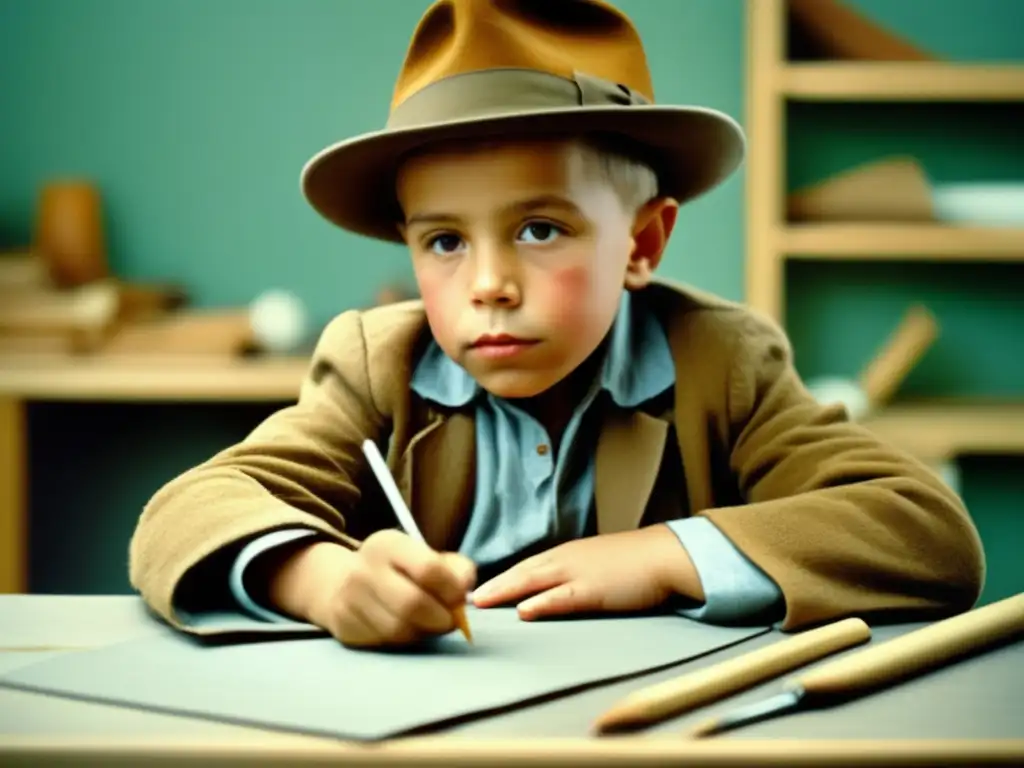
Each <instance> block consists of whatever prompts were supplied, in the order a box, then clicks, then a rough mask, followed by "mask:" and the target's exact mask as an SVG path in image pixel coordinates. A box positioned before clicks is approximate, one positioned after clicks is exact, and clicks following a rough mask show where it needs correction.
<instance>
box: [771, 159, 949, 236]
mask: <svg viewBox="0 0 1024 768" xmlns="http://www.w3.org/2000/svg"><path fill="white" fill-rule="evenodd" d="M787 214H788V218H789V219H790V221H860V222H869V221H873V222H878V221H898V222H915V221H916V222H921V221H933V220H934V219H935V213H934V210H933V208H932V192H931V187H930V185H929V183H928V179H927V178H926V177H925V174H924V169H922V168H921V165H920V163H918V162H917V161H916V160H915V159H914V158H912V157H887V158H883V159H881V160H878V161H875V162H870V163H865V164H863V165H860V166H857V167H856V168H851V169H849V170H847V171H843V172H842V173H838V174H836V175H835V176H832V177H830V178H828V179H825V180H824V181H822V182H820V183H817V184H812V185H810V186H807V187H804V188H802V189H798V190H796V191H794V192H791V193H790V194H789V196H788V198H787Z"/></svg>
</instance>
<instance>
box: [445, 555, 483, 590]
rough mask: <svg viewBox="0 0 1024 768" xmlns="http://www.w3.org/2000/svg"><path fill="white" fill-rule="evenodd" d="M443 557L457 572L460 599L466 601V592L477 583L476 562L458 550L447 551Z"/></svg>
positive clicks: (455, 572)
mask: <svg viewBox="0 0 1024 768" xmlns="http://www.w3.org/2000/svg"><path fill="white" fill-rule="evenodd" d="M441 557H442V559H443V560H444V564H445V565H447V566H448V568H449V569H450V570H451V571H452V572H453V573H454V574H455V578H456V579H457V580H458V583H459V587H460V589H461V594H460V595H459V600H460V602H464V599H465V595H466V592H468V591H469V590H471V589H472V588H473V585H474V584H475V583H476V563H474V562H473V561H472V560H470V559H469V558H468V557H465V556H464V555H460V554H458V553H457V552H445V553H443V554H442V555H441Z"/></svg>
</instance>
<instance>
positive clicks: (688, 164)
mask: <svg viewBox="0 0 1024 768" xmlns="http://www.w3.org/2000/svg"><path fill="white" fill-rule="evenodd" d="M577 133H579V134H584V133H599V134H612V135H618V136H621V137H623V138H624V139H626V140H628V141H629V142H630V143H631V144H633V145H635V146H638V147H640V148H642V151H643V154H644V157H645V159H647V160H648V162H650V163H651V164H652V166H653V167H654V168H655V170H656V171H657V173H658V176H659V181H660V185H661V194H663V195H668V196H671V197H674V198H675V199H677V200H679V201H680V202H685V201H687V200H691V199H693V198H695V197H697V196H698V195H701V194H703V193H704V192H706V191H708V190H709V189H711V188H712V187H714V186H715V185H717V184H718V183H719V182H721V181H722V180H724V179H725V178H726V177H728V176H729V175H730V174H731V173H732V172H733V170H735V169H736V167H737V166H738V165H739V164H740V162H741V160H742V158H743V152H744V139H743V132H742V130H741V129H740V127H739V126H738V125H737V124H736V122H735V121H734V120H732V119H731V118H729V117H728V116H726V115H724V114H722V113H721V112H717V111H715V110H712V109H705V108H702V107H695V106H669V105H665V106H662V105H656V104H655V103H654V89H653V86H652V83H651V75H650V72H649V70H648V67H647V57H646V55H645V53H644V49H643V44H642V42H641V40H640V36H639V35H638V34H637V31H636V29H635V28H634V26H633V24H632V22H630V20H629V19H628V18H627V17H626V16H625V15H624V14H623V13H622V12H620V11H619V10H617V9H616V8H614V7H613V6H611V5H610V4H608V3H607V2H604V1H603V0H438V2H435V3H434V4H433V5H431V6H430V8H429V9H428V10H427V12H426V13H425V14H424V16H423V18H422V19H421V20H420V23H419V25H418V26H417V27H416V30H415V32H414V33H413V36H412V40H411V41H410V44H409V48H408V51H407V53H406V57H405V61H404V63H403V65H402V69H401V71H400V73H399V76H398V81H397V83H396V85H395V90H394V94H393V97H392V101H391V109H390V114H389V116H388V120H387V123H386V125H385V127H384V128H383V129H382V130H379V131H374V132H372V133H368V134H364V135H362V136H356V137H354V138H350V139H347V140H345V141H341V142H338V143H336V144H333V145H331V146H329V147H327V148H326V149H324V150H322V151H321V152H319V153H318V154H316V155H315V156H314V157H313V158H312V159H311V160H310V161H309V162H308V163H307V164H306V166H305V168H304V169H303V171H302V190H303V193H304V194H305V196H306V198H307V199H308V200H309V202H310V203H311V204H312V205H313V207H314V208H315V209H316V210H317V211H319V212H320V214H321V215H323V216H324V217H325V218H327V219H328V220H329V221H332V222H334V223H335V224H337V225H338V226H340V227H342V228H344V229H347V230H350V231H352V232H356V233H359V234H362V235H367V236H369V237H373V238H377V239H381V240H390V241H395V242H401V237H400V236H399V233H398V228H397V226H396V225H397V223H398V222H399V221H401V210H400V209H399V206H398V202H397V200H396V199H395V172H396V169H397V167H398V165H399V162H400V161H401V159H402V157H403V155H405V154H406V153H408V152H410V151H412V150H414V149H417V148H419V147H422V146H423V145H425V144H428V143H430V142H434V141H438V140H452V139H455V140H460V139H473V138H489V137H506V136H515V137H528V136H532V135H565V134H577Z"/></svg>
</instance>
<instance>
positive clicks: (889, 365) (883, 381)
mask: <svg viewBox="0 0 1024 768" xmlns="http://www.w3.org/2000/svg"><path fill="white" fill-rule="evenodd" d="M938 332H939V326H938V324H937V323H936V322H935V317H934V316H933V315H932V313H931V312H929V311H928V308H927V307H925V306H923V305H921V304H915V305H914V306H912V307H911V308H910V309H909V310H907V313H906V314H905V315H904V316H903V319H902V321H901V322H900V324H899V327H898V328H897V329H896V331H895V332H894V333H893V334H892V336H891V337H890V338H889V340H888V341H887V342H886V344H885V345H884V347H883V348H882V351H881V352H880V353H879V354H878V355H877V356H876V357H875V358H874V359H873V360H872V361H871V363H870V364H869V365H868V366H867V368H865V369H864V372H863V373H862V374H861V376H860V387H861V389H862V390H863V391H864V395H865V397H866V398H867V402H868V407H869V409H870V410H871V411H877V410H878V408H880V407H881V406H883V405H885V404H886V403H888V402H889V400H890V399H891V398H892V396H893V395H894V394H895V393H896V390H897V389H899V387H900V385H901V384H902V383H903V381H904V380H905V379H906V378H907V376H908V375H909V373H910V372H911V371H912V370H913V369H914V366H916V365H917V364H918V362H919V361H920V360H921V358H922V357H923V356H924V353H925V352H927V351H928V349H929V347H931V346H932V344H933V343H934V342H935V339H936V337H937V336H938Z"/></svg>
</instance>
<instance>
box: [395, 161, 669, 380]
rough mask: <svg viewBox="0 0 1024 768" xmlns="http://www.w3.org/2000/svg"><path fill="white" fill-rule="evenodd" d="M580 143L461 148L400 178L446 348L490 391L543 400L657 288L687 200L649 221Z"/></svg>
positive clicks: (419, 271)
mask: <svg viewBox="0 0 1024 768" xmlns="http://www.w3.org/2000/svg"><path fill="white" fill-rule="evenodd" d="M585 152H586V150H584V149H582V148H580V147H579V146H578V145H576V144H575V143H571V142H568V141H545V142H532V143H521V144H520V143H507V144H500V145H497V146H463V147H459V146H455V147H451V146H449V147H447V148H444V149H436V150H434V151H431V152H430V153H424V154H422V155H418V156H414V157H413V158H411V159H409V160H408V161H407V162H406V163H405V164H404V165H403V167H402V169H401V172H400V174H399V177H398V188H397V192H398V198H399V201H400V202H401V205H402V209H403V212H404V214H405V224H404V227H403V235H404V237H405V240H406V243H407V244H408V246H409V249H410V252H411V255H412V263H413V269H414V271H415V274H416V280H417V283H418V285H419V289H420V294H421V296H422V298H423V304H424V308H425V310H426V315H427V320H428V322H429V324H430V328H431V331H432V333H433V335H434V338H435V339H436V341H437V343H438V344H439V345H440V346H441V348H442V349H443V350H444V351H445V353H446V354H447V355H448V356H449V357H451V358H452V359H453V360H455V361H456V362H457V363H459V364H460V365H462V366H463V367H464V368H465V369H466V370H467V371H468V372H469V374H470V375H471V376H472V377H473V378H474V379H475V380H476V381H478V382H479V383H480V385H481V386H483V387H484V389H486V390H488V391H489V392H491V393H493V394H495V395H497V396H499V397H505V398H523V397H533V396H535V395H538V394H540V393H542V392H544V391H546V390H548V389H549V388H551V387H552V386H553V385H555V384H557V383H558V382H559V381H561V380H562V379H564V378H565V377H566V376H568V375H569V374H570V373H572V371H573V370H575V369H576V368H577V367H578V366H579V365H580V364H581V363H583V362H584V361H585V360H586V359H587V358H588V357H589V356H590V355H591V354H592V353H593V352H594V350H595V349H596V348H597V347H598V345H599V344H600V343H601V341H602V340H603V339H604V337H605V335H606V334H607V333H608V330H609V329H610V327H611V324H612V322H613V320H614V319H615V313H616V310H617V308H618V305H619V299H620V297H621V294H622V290H623V288H628V289H630V290H635V289H637V288H641V287H643V286H644V285H646V284H647V283H648V282H649V280H650V275H651V272H652V271H653V270H654V268H655V267H656V266H657V263H658V261H659V259H660V257H661V253H662V251H663V249H664V246H665V243H666V241H667V238H668V235H669V232H670V231H671V228H672V224H673V223H674V221H675V212H676V209H677V206H676V204H675V202H674V201H672V200H667V199H659V200H655V201H652V202H651V203H648V204H647V205H646V206H644V207H643V208H641V210H640V211H639V212H637V213H636V214H634V213H632V212H631V211H627V210H626V209H625V208H624V207H623V205H622V203H621V202H620V201H619V197H618V195H617V194H616V191H615V190H614V189H613V188H612V186H611V185H610V184H609V183H607V182H606V181H604V180H602V179H600V178H599V177H598V175H597V172H596V169H595V168H594V164H593V163H592V162H589V161H588V159H587V156H586V155H585V154H584V153H585Z"/></svg>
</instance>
